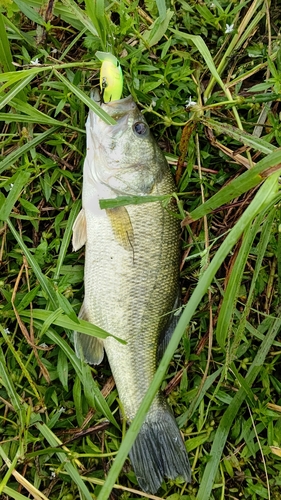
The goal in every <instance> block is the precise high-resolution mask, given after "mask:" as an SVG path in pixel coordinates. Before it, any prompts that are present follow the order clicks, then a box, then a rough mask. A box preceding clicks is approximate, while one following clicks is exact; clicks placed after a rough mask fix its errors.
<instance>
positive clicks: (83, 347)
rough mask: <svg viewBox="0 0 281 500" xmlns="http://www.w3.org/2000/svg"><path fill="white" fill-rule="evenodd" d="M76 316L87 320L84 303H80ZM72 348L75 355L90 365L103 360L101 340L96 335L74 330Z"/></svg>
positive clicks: (97, 363)
mask: <svg viewBox="0 0 281 500" xmlns="http://www.w3.org/2000/svg"><path fill="white" fill-rule="evenodd" d="M78 318H80V319H85V320H86V321H88V317H87V313H86V311H85V306H84V304H82V307H81V310H80V313H79V315H78ZM74 348H75V353H76V356H78V358H80V359H83V361H86V363H89V364H90V365H99V364H100V363H101V362H102V360H103V356H104V348H103V341H102V340H101V339H98V338H97V337H92V336H91V335H86V334H85V333H80V332H74Z"/></svg>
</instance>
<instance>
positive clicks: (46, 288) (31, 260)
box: [7, 219, 58, 309]
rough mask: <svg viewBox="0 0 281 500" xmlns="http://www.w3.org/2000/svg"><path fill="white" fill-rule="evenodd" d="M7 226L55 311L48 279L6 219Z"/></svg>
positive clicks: (54, 301) (55, 300)
mask: <svg viewBox="0 0 281 500" xmlns="http://www.w3.org/2000/svg"><path fill="white" fill-rule="evenodd" d="M7 224H8V226H9V228H10V231H11V233H12V234H13V236H14V238H15V240H16V241H17V243H18V245H19V246H20V248H21V249H22V251H23V253H24V255H25V256H26V258H27V261H28V263H29V265H30V266H31V267H32V269H33V272H34V274H35V275H36V277H37V279H38V281H39V283H40V285H41V287H42V289H43V290H44V292H45V293H46V296H47V297H48V298H49V301H50V304H51V306H52V307H53V308H54V309H57V307H58V303H57V297H56V293H55V290H54V287H53V285H52V284H51V283H50V281H49V280H48V278H47V277H46V276H45V275H44V274H43V273H42V271H41V269H40V266H39V265H38V262H37V261H36V259H35V258H34V256H33V255H32V253H31V252H30V251H29V250H28V248H27V246H26V245H25V243H24V241H23V239H22V238H21V237H20V235H19V234H18V232H17V231H16V229H15V228H14V226H13V224H12V223H11V221H10V220H9V219H7Z"/></svg>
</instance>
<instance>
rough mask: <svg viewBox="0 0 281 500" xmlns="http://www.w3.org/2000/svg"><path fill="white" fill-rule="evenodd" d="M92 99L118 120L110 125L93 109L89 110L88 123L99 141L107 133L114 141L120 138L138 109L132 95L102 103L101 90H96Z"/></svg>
mask: <svg viewBox="0 0 281 500" xmlns="http://www.w3.org/2000/svg"><path fill="white" fill-rule="evenodd" d="M92 99H93V100H94V101H95V102H96V104H98V105H99V106H100V107H101V108H102V109H104V111H106V113H107V114H108V115H110V116H111V117H112V118H113V119H114V120H116V122H117V123H116V124H115V125H108V124H107V123H106V122H104V121H103V120H102V119H101V118H100V117H99V116H98V115H97V114H96V113H94V112H93V111H92V110H90V111H89V118H88V120H89V122H88V123H89V125H90V128H91V129H92V130H93V131H94V135H96V137H97V139H98V142H99V143H101V139H102V137H104V136H106V135H107V134H110V136H111V138H112V140H113V141H117V140H118V139H120V137H121V135H122V133H123V132H124V130H126V129H127V127H128V122H129V119H130V117H132V116H134V114H135V113H136V112H137V111H138V108H137V105H136V103H135V102H134V101H133V98H132V96H131V95H129V96H128V97H124V98H123V99H119V100H117V101H111V102H107V103H102V102H101V96H100V92H99V91H98V90H96V91H95V92H94V93H93V94H92Z"/></svg>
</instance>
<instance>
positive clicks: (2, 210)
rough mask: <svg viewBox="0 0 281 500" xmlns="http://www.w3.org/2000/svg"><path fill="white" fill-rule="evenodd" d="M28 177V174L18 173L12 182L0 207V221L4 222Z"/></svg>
mask: <svg viewBox="0 0 281 500" xmlns="http://www.w3.org/2000/svg"><path fill="white" fill-rule="evenodd" d="M29 177H30V173H29V172H23V171H20V172H19V173H18V175H17V177H16V179H15V181H14V185H13V186H12V187H11V191H10V192H9V194H8V196H7V198H6V199H5V201H4V202H3V204H2V206H1V207H0V220H3V221H6V220H7V219H8V217H9V215H10V213H11V211H12V209H13V206H14V205H15V203H16V201H17V199H18V198H19V196H20V193H21V192H22V190H23V189H24V188H25V187H26V184H27V181H28V179H29Z"/></svg>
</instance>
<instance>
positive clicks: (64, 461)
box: [36, 422, 92, 500]
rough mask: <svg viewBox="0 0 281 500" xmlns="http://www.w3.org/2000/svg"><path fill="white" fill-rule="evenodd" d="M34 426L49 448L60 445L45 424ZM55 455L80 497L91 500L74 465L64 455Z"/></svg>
mask: <svg viewBox="0 0 281 500" xmlns="http://www.w3.org/2000/svg"><path fill="white" fill-rule="evenodd" d="M36 426H37V429H38V430H39V431H40V432H41V434H42V435H43V436H44V438H45V439H46V441H48V443H49V445H50V446H51V447H53V448H55V447H57V446H60V445H61V441H60V440H59V439H58V438H57V437H56V435H55V434H54V433H53V432H52V431H51V429H49V428H48V427H47V425H46V424H42V423H39V422H38V423H37V424H36ZM56 454H57V457H58V458H59V460H60V461H61V463H62V464H63V467H64V469H65V470H66V472H67V473H68V474H69V476H70V477H71V479H72V481H73V482H74V484H76V486H77V487H78V488H79V491H80V495H84V497H85V499H86V500H92V495H91V493H90V492H89V490H88V488H87V486H86V485H85V483H84V481H83V480H82V478H81V477H80V474H79V472H78V471H77V469H76V468H75V467H74V465H73V464H72V463H70V461H69V459H68V458H67V457H66V456H65V454H64V453H61V452H59V451H58V452H57V453H56Z"/></svg>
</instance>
